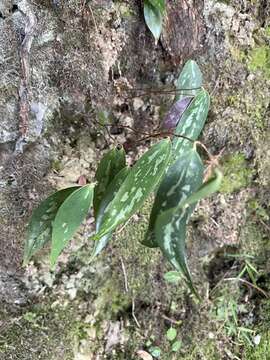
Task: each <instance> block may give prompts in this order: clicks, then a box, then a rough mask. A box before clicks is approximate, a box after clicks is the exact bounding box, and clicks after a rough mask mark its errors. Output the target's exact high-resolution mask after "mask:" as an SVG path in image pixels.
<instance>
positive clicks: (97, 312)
mask: <svg viewBox="0 0 270 360" xmlns="http://www.w3.org/2000/svg"><path fill="white" fill-rule="evenodd" d="M25 39H27V41H25ZM25 44H26V45H27V46H26V45H25ZM269 44H270V8H269V5H268V4H267V2H265V1H263V0H257V1H234V0H231V1H213V0H207V1H204V2H203V1H197V2H195V1H189V0H173V1H170V2H169V4H168V14H167V18H166V19H165V22H164V31H163V35H162V37H161V41H160V42H159V44H158V45H157V46H155V44H154V40H153V39H152V37H151V34H149V32H148V30H147V29H146V26H145V24H144V20H143V13H142V6H141V2H140V1H135V0H134V1H109V0H105V1H102V0H92V1H89V2H87V1H79V0H66V1H58V0H57V1H49V0H36V1H30V0H21V1H20V0H17V1H15V0H14V1H13V0H2V2H1V4H0V69H1V77H0V114H1V124H0V302H1V304H2V305H3V309H5V310H3V316H2V318H3V320H1V323H0V326H2V327H3V328H4V330H5V331H6V333H5V335H6V339H7V341H6V342H4V343H3V344H4V345H2V343H0V349H1V352H2V353H3V356H4V357H3V359H5V360H7V359H16V356H17V355H16V356H15V353H14V350H12V344H13V343H14V342H15V339H14V338H12V336H11V333H12V332H14V334H17V333H18V334H19V336H21V338H22V339H23V340H22V342H21V347H20V348H21V350H22V352H21V357H17V358H18V359H30V358H33V359H37V357H36V355H35V354H36V351H37V352H39V355H38V356H39V357H38V358H40V359H49V357H48V356H51V358H52V359H58V358H59V359H60V358H62V359H65V360H68V359H73V358H74V359H77V360H86V359H105V358H110V359H121V358H123V359H126V358H130V359H131V358H133V356H135V353H136V351H137V350H138V349H139V348H140V347H142V346H143V344H144V342H145V341H146V340H145V339H147V338H148V337H150V336H151V334H153V333H155V336H156V337H157V338H158V337H159V336H160V334H162V332H164V331H165V330H164V329H166V327H167V325H168V324H170V321H168V320H166V317H167V318H168V317H169V318H170V317H175V318H176V319H177V320H179V321H180V322H184V321H185V319H187V318H190V319H191V323H192V322H193V325H194V329H195V328H196V326H198V322H199V321H200V320H202V319H200V318H198V317H196V316H195V315H194V316H193V317H192V313H193V311H195V310H194V309H195V308H196V304H194V302H193V301H190V300H187V295H186V293H185V289H184V288H182V287H181V288H180V289H175V288H174V287H170V286H168V284H166V283H164V280H163V275H162V274H163V273H164V272H165V271H166V270H168V267H167V265H166V264H165V263H164V260H162V258H161V256H160V255H159V253H153V252H151V251H149V250H147V249H143V248H142V247H141V246H139V245H138V244H137V241H138V239H140V238H141V237H142V236H143V235H142V234H143V231H144V229H145V223H146V219H147V215H148V213H149V210H148V208H147V206H146V210H145V213H142V214H140V215H139V216H138V217H137V218H136V217H135V219H133V221H134V222H133V223H132V224H131V225H132V226H133V225H134V226H135V230H134V229H133V228H132V226H131V227H127V229H125V230H124V232H123V233H121V234H119V235H117V236H116V239H115V243H113V244H112V245H111V246H110V247H109V248H108V249H107V250H106V255H105V256H104V259H102V257H101V258H100V259H99V260H98V261H97V263H96V264H93V265H91V266H89V265H87V263H86V259H87V254H88V252H87V251H88V250H87V251H86V252H85V249H84V248H81V247H82V245H85V243H86V239H87V236H86V234H88V233H89V232H91V229H92V228H91V221H92V220H91V218H90V219H89V221H88V223H87V224H86V228H84V229H81V231H80V232H79V234H78V235H77V236H76V238H75V239H74V242H73V243H72V245H71V247H70V249H69V250H68V251H67V252H66V253H65V254H64V255H63V257H62V258H61V260H60V266H59V267H58V268H57V271H56V274H52V273H50V271H49V270H48V264H47V260H46V256H44V254H41V255H40V256H38V257H36V258H35V261H34V263H32V264H31V265H30V266H29V267H28V268H27V269H22V268H21V258H22V251H23V250H22V249H23V242H24V238H25V228H26V224H27V221H28V219H29V216H30V214H31V211H32V209H33V208H34V206H36V205H37V204H38V203H39V201H40V200H41V199H43V198H45V197H46V196H47V195H48V194H49V193H51V192H52V190H53V189H55V188H62V187H64V186H67V185H70V184H74V183H76V181H77V180H78V178H79V176H80V175H85V176H86V178H87V179H88V180H89V181H91V179H92V178H93V175H94V171H95V168H96V163H97V161H98V159H100V157H101V156H102V153H103V152H104V150H106V149H107V148H108V146H109V144H112V143H113V142H115V143H117V142H120V143H123V144H124V146H125V148H126V149H127V151H128V156H129V160H130V161H132V159H134V157H135V156H136V154H138V153H141V152H142V151H144V149H145V145H147V144H143V145H138V143H137V142H136V140H137V139H136V136H135V135H134V134H132V133H130V132H128V131H127V130H123V129H122V128H121V127H120V126H119V124H121V125H128V126H133V127H134V128H135V129H137V130H140V131H142V130H148V131H152V130H153V128H155V127H156V126H157V124H158V122H159V120H160V116H162V114H164V111H166V109H167V108H168V104H169V103H170V102H171V100H172V98H171V97H168V96H165V95H162V96H156V95H153V94H151V93H145V92H144V93H143V96H140V94H141V92H139V91H138V90H137V91H133V90H132V89H138V88H142V87H144V88H145V87H146V88H150V87H151V88H154V89H156V88H160V87H165V88H166V87H168V86H170V85H172V83H173V80H174V79H175V77H176V76H177V74H178V72H179V68H180V67H181V66H182V65H183V64H184V62H185V61H186V60H187V59H188V58H193V59H195V60H197V61H198V63H199V64H200V66H201V68H202V72H203V74H204V79H205V83H204V86H205V87H206V88H207V89H208V90H209V92H210V93H211V96H212V107H211V112H210V114H209V119H208V123H207V125H206V127H205V130H204V134H203V137H202V141H203V142H204V143H205V144H206V145H207V146H208V147H209V149H210V150H211V151H212V152H213V153H218V152H220V151H221V150H222V149H223V148H225V150H224V155H223V157H222V161H221V162H222V166H223V170H224V173H225V181H224V183H223V186H222V189H221V192H220V194H219V195H218V196H216V197H214V198H213V199H211V200H207V201H203V202H202V203H201V204H200V206H199V207H198V208H197V210H196V212H195V214H194V216H193V219H192V228H191V230H190V233H191V234H190V240H189V254H190V263H191V264H192V269H193V272H194V275H195V282H196V283H197V284H201V287H202V288H201V292H202V294H204V295H205V294H207V289H208V287H209V286H210V288H211V286H212V287H215V286H216V284H217V283H218V281H219V280H220V274H219V272H218V271H217V270H215V276H214V280H213V276H212V277H211V278H209V276H208V270H206V269H208V267H209V266H210V268H211V264H212V263H211V261H212V259H213V258H215V256H216V254H217V253H219V251H220V249H223V250H224V248H225V250H226V247H227V246H230V247H231V246H232V247H233V248H240V249H241V246H242V245H241V244H243V242H244V243H245V246H246V248H245V249H248V251H250V253H252V254H261V253H263V250H262V246H264V249H268V248H269V243H267V242H266V243H265V238H266V237H267V235H265V234H267V233H269V225H268V221H269V217H268V215H267V212H268V210H269V200H270V195H269V185H270V184H269V172H270V168H269V166H270V162H269V161H267V158H269V155H270V144H269V127H270V123H269V118H270V117H269V95H270V94H269V92H270V91H269V89H270V60H269V59H270V50H269ZM25 65H26V68H25ZM101 112H102V116H105V117H107V120H108V121H109V120H110V121H112V123H113V124H114V126H113V128H112V129H110V131H109V132H110V134H109V135H108V133H107V132H106V130H105V129H103V128H101V127H100V126H99V125H98V124H97V121H100V118H101ZM104 114H105V115H104ZM126 242H128V244H129V248H128V250H127V249H126V246H125V245H124V246H123V243H124V244H125V243H126ZM267 246H268V247H267ZM78 249H79V250H78ZM80 249H81V250H80ZM230 249H231V248H230ZM75 250H76V251H78V252H77V255H70V253H71V252H72V253H73V252H74V251H75ZM223 250H222V251H223ZM267 251H268V250H265V252H266V253H267ZM134 254H136V256H135V255H134ZM222 256H223V255H222ZM222 256H221V258H223V257H222ZM198 258H200V259H201V261H199V262H198ZM119 259H122V261H120V260H119ZM261 261H262V263H263V266H264V268H267V266H268V271H269V264H268V265H267V264H265V261H264V260H261ZM123 264H124V267H126V271H127V277H128V282H129V289H128V291H126V290H125V281H124V280H125V279H124V277H123ZM209 264H210V265H209ZM213 282H214V283H213ZM202 283H203V285H202ZM172 299H173V300H172ZM33 304H34V305H33ZM33 306H34V307H33ZM207 306H209V304H208V305H206V307H207ZM52 309H53V310H52ZM136 309H138V310H137V311H136ZM11 314H12V315H11ZM65 315H66V316H65ZM136 316H137V318H138V320H137V321H138V322H139V324H140V326H141V329H143V330H140V328H137V326H136ZM162 316H163V317H162ZM164 316H165V318H164ZM202 317H203V318H204V315H202ZM161 318H162V319H163V320H162V321H161V320H160V319H161ZM46 322H47V325H45V323H46ZM60 323H61V324H62V325H61V326H60V325H59V324H60ZM21 325H23V327H25V328H26V329H28V330H26V331H25V332H24V333H21V330H20V329H21ZM193 325H192V324H190V329H188V330H187V331H189V332H190V334H191V333H192V331H193V330H192V329H193ZM58 326H59V328H61V329H62V330H61V329H60V332H61V331H62V334H61V336H60V340H59V341H58V342H55V337H57V336H58V337H59V329H58ZM44 327H45V328H46V327H47V330H46V329H45V330H44ZM48 328H49V330H48ZM50 329H51V333H52V336H50ZM143 331H144V333H143ZM194 331H195V330H194ZM209 331H210V330H209ZM35 332H36V333H35ZM34 334H35V336H34ZM42 334H43V335H44V334H45V335H44V336H45V341H44V342H43V341H40V339H38V337H42V336H43V335H42ZM29 336H30V337H31V336H33V337H34V340H33V344H31V343H29V340H27V339H28V337H29ZM190 336H191V335H190ZM198 336H201V338H202V339H203V334H202V333H199V335H198ZM218 341H222V340H220V339H219V338H218V335H217V343H218ZM152 342H153V341H152ZM46 344H47V345H46ZM164 346H165V347H166V346H167V345H164ZM211 346H212V345H211ZM221 348H222V346H221ZM210 350H211V349H210ZM210 350H209V351H210ZM211 351H212V350H211ZM0 354H1V353H0ZM48 354H51V355H48ZM108 354H109V355H108ZM127 354H128V355H127ZM125 356H126V357H125ZM127 356H128V357H127ZM168 356H169V355H168ZM210 356H212V355H211V354H210V355H209V359H214V357H210ZM134 358H135V357H134ZM169 358H171V357H169ZM227 358H228V359H229V358H230V357H229V355H228V357H227ZM164 359H165V357H164ZM191 359H193V358H191ZM194 359H195V357H194Z"/></svg>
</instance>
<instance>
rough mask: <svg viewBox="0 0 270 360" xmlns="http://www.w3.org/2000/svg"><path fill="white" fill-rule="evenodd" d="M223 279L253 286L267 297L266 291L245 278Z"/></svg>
mask: <svg viewBox="0 0 270 360" xmlns="http://www.w3.org/2000/svg"><path fill="white" fill-rule="evenodd" d="M224 281H239V282H241V283H243V284H245V285H247V286H249V287H252V288H254V289H255V290H257V291H259V292H260V293H261V294H263V295H264V296H265V297H266V298H269V294H268V293H267V292H265V291H264V290H263V289H261V288H260V287H259V286H257V285H254V284H252V283H251V282H249V281H247V280H245V279H241V278H237V277H236V278H226V279H224Z"/></svg>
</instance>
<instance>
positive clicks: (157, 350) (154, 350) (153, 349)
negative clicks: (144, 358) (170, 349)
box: [148, 346, 161, 358]
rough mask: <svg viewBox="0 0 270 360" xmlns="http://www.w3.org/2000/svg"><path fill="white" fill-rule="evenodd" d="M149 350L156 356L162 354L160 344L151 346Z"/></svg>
mask: <svg viewBox="0 0 270 360" xmlns="http://www.w3.org/2000/svg"><path fill="white" fill-rule="evenodd" d="M148 351H149V352H150V354H151V355H152V356H154V357H155V358H159V357H160V355H161V349H160V348H159V347H158V346H151V347H150V348H149V349H148Z"/></svg>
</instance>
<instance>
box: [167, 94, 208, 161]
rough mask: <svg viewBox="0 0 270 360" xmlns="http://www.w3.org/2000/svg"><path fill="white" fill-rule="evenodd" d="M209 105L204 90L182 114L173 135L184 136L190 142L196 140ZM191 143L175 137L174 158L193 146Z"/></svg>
mask: <svg viewBox="0 0 270 360" xmlns="http://www.w3.org/2000/svg"><path fill="white" fill-rule="evenodd" d="M209 105H210V98H209V94H208V93H207V91H205V90H202V91H200V92H199V93H198V95H196V96H195V98H194V99H193V100H192V102H191V104H190V105H189V107H188V108H187V109H186V110H185V112H184V113H183V115H182V118H181V121H179V123H178V125H177V127H176V130H175V134H176V135H184V136H186V137H188V138H189V139H191V140H192V141H195V140H197V139H198V137H199V135H200V133H201V131H202V129H203V127H204V124H205V121H206V118H207V114H208V110H209ZM192 141H189V140H187V139H183V138H180V137H177V136H175V137H174V140H173V153H174V154H175V156H176V157H177V156H178V155H179V154H181V153H183V152H185V151H187V150H188V149H190V148H191V147H192V146H193V142H192Z"/></svg>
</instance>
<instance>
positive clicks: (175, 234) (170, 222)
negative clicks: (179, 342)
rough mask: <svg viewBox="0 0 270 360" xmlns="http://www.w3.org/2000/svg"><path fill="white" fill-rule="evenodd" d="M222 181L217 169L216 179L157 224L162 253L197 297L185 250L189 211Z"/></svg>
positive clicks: (162, 214) (160, 219)
mask: <svg viewBox="0 0 270 360" xmlns="http://www.w3.org/2000/svg"><path fill="white" fill-rule="evenodd" d="M221 181H222V174H221V172H220V171H219V170H217V169H216V170H215V177H213V178H212V179H210V180H208V181H207V182H206V183H204V184H203V185H202V186H201V187H200V189H199V190H197V192H195V193H193V194H192V195H190V196H189V197H188V198H186V199H185V200H184V201H182V202H180V204H179V205H178V206H177V207H175V208H171V209H169V210H167V211H165V212H163V213H161V214H160V215H159V216H158V218H157V220H156V223H155V237H156V241H157V243H158V245H159V247H160V249H161V251H162V252H163V254H164V256H165V257H166V258H167V259H168V260H169V261H170V263H171V264H172V265H173V266H174V267H175V268H176V269H177V270H178V271H181V272H182V273H183V275H184V277H185V280H186V283H187V285H188V287H189V288H190V290H191V291H192V292H193V293H194V294H195V295H196V296H198V294H197V291H196V289H195V288H194V286H193V284H192V280H191V275H190V272H189V269H188V265H187V260H186V250H185V238H186V223H187V219H188V210H189V206H190V205H193V204H195V203H196V202H197V201H199V200H200V199H202V198H204V197H206V196H209V195H211V194H212V193H213V192H215V191H217V190H218V188H219V186H220V184H221Z"/></svg>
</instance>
